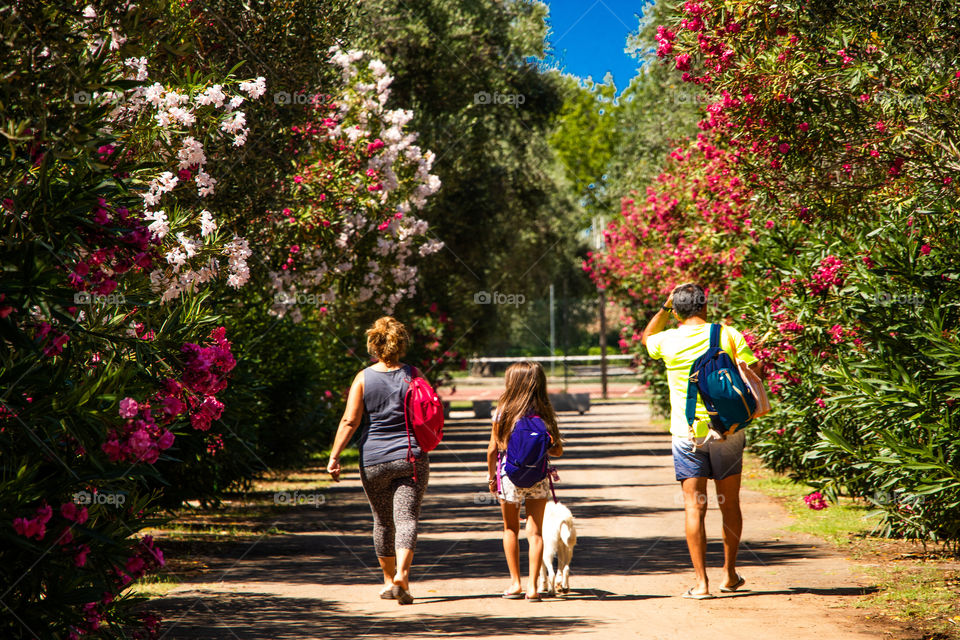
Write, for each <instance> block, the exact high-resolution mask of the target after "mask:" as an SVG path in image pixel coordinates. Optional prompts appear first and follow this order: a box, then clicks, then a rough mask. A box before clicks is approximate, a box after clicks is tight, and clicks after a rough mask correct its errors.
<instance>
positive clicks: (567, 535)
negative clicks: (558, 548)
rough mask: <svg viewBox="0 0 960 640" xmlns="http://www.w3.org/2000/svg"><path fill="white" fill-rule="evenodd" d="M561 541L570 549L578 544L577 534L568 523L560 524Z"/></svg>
mask: <svg viewBox="0 0 960 640" xmlns="http://www.w3.org/2000/svg"><path fill="white" fill-rule="evenodd" d="M560 539H561V540H563V543H564V544H565V545H567V546H568V547H572V546H573V545H575V544H577V532H576V531H574V530H573V529H572V528H571V527H570V524H569V523H568V522H561V523H560Z"/></svg>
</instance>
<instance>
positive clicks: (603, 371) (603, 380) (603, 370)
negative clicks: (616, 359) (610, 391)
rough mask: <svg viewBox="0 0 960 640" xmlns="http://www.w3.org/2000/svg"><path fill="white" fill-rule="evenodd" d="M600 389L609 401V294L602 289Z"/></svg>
mask: <svg viewBox="0 0 960 640" xmlns="http://www.w3.org/2000/svg"><path fill="white" fill-rule="evenodd" d="M600 389H601V391H602V393H603V399H604V400H606V399H607V292H606V291H605V290H603V289H600Z"/></svg>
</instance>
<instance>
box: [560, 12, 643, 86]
mask: <svg viewBox="0 0 960 640" xmlns="http://www.w3.org/2000/svg"><path fill="white" fill-rule="evenodd" d="M648 1H649V0H648ZM544 2H545V3H546V4H547V5H549V6H550V27H551V31H550V44H551V51H552V53H553V59H551V57H548V58H547V62H548V63H551V64H552V65H555V66H559V67H560V68H562V69H563V70H564V71H566V72H567V73H572V74H574V75H577V76H580V77H582V78H586V77H587V76H593V79H594V80H596V81H598V82H599V81H601V80H603V76H604V74H605V73H606V72H607V71H610V72H611V73H613V78H614V80H615V81H616V84H617V89H619V90H620V91H622V90H623V89H624V88H625V87H626V86H627V84H628V83H629V82H630V78H632V77H633V76H634V75H635V73H636V68H637V61H636V60H635V59H634V58H632V57H630V56H628V55H627V54H626V53H624V52H623V49H624V47H625V46H626V41H627V35H628V34H629V33H630V32H631V31H636V30H637V24H638V23H637V17H636V14H637V13H639V12H640V10H641V8H642V7H643V5H644V4H645V3H644V0H544Z"/></svg>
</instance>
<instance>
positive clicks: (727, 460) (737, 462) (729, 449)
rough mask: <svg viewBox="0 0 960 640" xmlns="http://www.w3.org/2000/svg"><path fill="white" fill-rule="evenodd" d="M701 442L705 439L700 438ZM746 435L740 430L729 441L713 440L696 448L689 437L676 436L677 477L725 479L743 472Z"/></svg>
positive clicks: (674, 450) (675, 464)
mask: <svg viewBox="0 0 960 640" xmlns="http://www.w3.org/2000/svg"><path fill="white" fill-rule="evenodd" d="M697 440H698V441H701V440H702V438H698V439H697ZM745 443H746V435H745V432H743V431H738V432H736V433H734V434H733V435H732V436H728V437H727V439H726V440H711V441H710V442H708V443H706V444H704V445H701V446H699V447H697V448H696V449H695V450H694V448H693V442H692V441H691V440H690V439H688V438H678V437H677V436H674V437H673V469H674V471H676V473H677V480H686V479H687V478H711V479H713V480H723V479H724V478H727V477H729V476H734V475H737V474H738V473H740V472H741V471H743V446H744V444H745Z"/></svg>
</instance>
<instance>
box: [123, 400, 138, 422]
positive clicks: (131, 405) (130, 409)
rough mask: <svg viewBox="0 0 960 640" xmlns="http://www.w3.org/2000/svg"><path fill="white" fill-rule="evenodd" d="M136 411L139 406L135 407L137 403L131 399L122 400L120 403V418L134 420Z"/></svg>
mask: <svg viewBox="0 0 960 640" xmlns="http://www.w3.org/2000/svg"><path fill="white" fill-rule="evenodd" d="M138 409H139V406H138V405H137V401H136V400H134V399H133V398H124V399H123V400H121V401H120V417H121V418H135V417H136V415H137V410H138Z"/></svg>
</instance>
